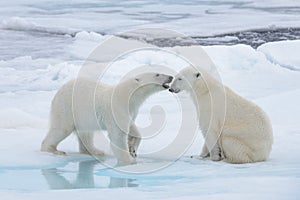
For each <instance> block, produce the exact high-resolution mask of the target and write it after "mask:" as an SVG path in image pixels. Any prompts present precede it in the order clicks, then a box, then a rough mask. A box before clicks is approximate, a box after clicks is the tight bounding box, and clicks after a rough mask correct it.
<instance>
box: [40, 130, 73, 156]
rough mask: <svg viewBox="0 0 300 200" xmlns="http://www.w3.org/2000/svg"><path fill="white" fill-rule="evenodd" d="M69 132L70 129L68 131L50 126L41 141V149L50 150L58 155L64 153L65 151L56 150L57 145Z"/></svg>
mask: <svg viewBox="0 0 300 200" xmlns="http://www.w3.org/2000/svg"><path fill="white" fill-rule="evenodd" d="M71 133H72V130H71V131H70V130H61V129H53V128H50V130H49V132H48V134H47V136H46V138H45V139H44V140H43V142H42V146H41V151H46V152H51V153H54V154H58V155H65V154H66V153H65V152H63V151H58V150H57V145H58V144H59V143H60V142H61V141H62V140H64V139H65V138H66V137H68V136H69V135H70V134H71Z"/></svg>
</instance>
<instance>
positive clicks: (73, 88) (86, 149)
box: [41, 72, 173, 165]
mask: <svg viewBox="0 0 300 200" xmlns="http://www.w3.org/2000/svg"><path fill="white" fill-rule="evenodd" d="M172 79H173V77H172V76H169V75H165V74H161V73H152V72H147V73H142V74H139V75H137V76H135V77H131V78H128V79H126V80H124V81H122V82H120V83H119V84H117V85H114V86H111V85H106V84H104V83H99V82H96V81H93V80H89V79H85V78H80V79H77V80H72V81H70V82H68V83H66V84H65V85H63V86H62V87H61V88H60V89H59V91H58V92H57V93H56V95H55V97H54V99H53V101H52V105H51V115H50V129H49V132H48V134H47V135H46V137H45V139H44V140H43V142H42V145H41V151H46V152H52V153H54V154H65V152H62V151H58V150H57V145H58V144H59V143H60V142H61V141H62V140H64V139H65V138H66V137H67V136H69V135H70V134H71V133H72V132H73V131H75V132H76V133H77V136H78V139H79V149H80V152H81V153H90V154H96V155H102V154H103V152H102V151H99V150H98V149H96V147H95V146H94V144H93V132H95V131H97V130H99V129H100V130H107V132H108V137H109V139H110V143H111V147H112V150H113V153H114V155H115V156H116V158H117V160H118V164H119V165H123V164H131V163H135V159H134V158H135V157H136V154H135V151H136V150H137V148H138V146H139V143H140V134H139V132H138V130H137V127H136V125H135V123H134V120H135V118H136V116H137V114H138V110H139V107H140V106H141V105H142V103H143V102H144V101H145V100H146V98H147V97H149V96H150V95H152V94H154V93H156V92H159V91H162V90H165V89H168V88H169V85H168V84H169V83H171V82H172Z"/></svg>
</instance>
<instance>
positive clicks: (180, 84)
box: [169, 67, 207, 93]
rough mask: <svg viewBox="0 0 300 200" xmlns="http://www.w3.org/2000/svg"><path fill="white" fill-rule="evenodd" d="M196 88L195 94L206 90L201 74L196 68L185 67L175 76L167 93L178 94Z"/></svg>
mask: <svg viewBox="0 0 300 200" xmlns="http://www.w3.org/2000/svg"><path fill="white" fill-rule="evenodd" d="M196 88H197V92H198V91H204V90H207V87H206V83H205V81H204V79H203V77H202V72H200V71H199V70H198V69H197V68H194V67H187V68H184V69H183V70H181V71H180V72H179V73H178V74H177V75H176V76H175V79H174V82H173V83H172V85H171V87H170V89H169V91H170V92H173V93H179V92H181V91H191V90H194V89H196ZM198 89H199V90H198Z"/></svg>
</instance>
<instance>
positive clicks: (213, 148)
mask: <svg viewBox="0 0 300 200" xmlns="http://www.w3.org/2000/svg"><path fill="white" fill-rule="evenodd" d="M169 90H170V91H171V92H174V93H178V92H180V91H182V90H185V91H187V92H189V93H190V94H191V96H192V98H193V101H194V103H195V105H196V107H197V112H198V117H199V126H200V129H201V131H202V133H203V135H204V137H205V144H204V146H203V148H202V153H201V154H200V157H202V158H204V157H210V159H211V160H214V161H218V160H221V159H224V161H226V162H229V163H252V162H259V161H265V160H266V159H268V157H269V154H270V152H271V149H272V144H273V133H272V127H271V123H270V121H269V119H268V116H267V115H266V114H265V112H264V111H263V110H262V109H261V108H260V107H258V106H257V105H255V104H254V103H252V102H251V101H248V100H246V99H245V98H243V97H241V96H239V95H238V94H236V93H235V92H233V91H232V90H231V89H229V88H228V87H226V86H223V84H222V83H221V82H219V81H218V80H216V79H215V78H213V77H212V76H211V75H209V74H208V73H207V72H205V71H203V70H200V69H196V68H194V67H187V68H185V69H183V70H182V71H181V72H180V73H178V75H176V77H175V80H174V82H173V83H172V85H171V88H170V89H169Z"/></svg>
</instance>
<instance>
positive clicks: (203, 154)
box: [200, 144, 209, 158]
mask: <svg viewBox="0 0 300 200" xmlns="http://www.w3.org/2000/svg"><path fill="white" fill-rule="evenodd" d="M200 157H201V158H207V157H209V151H208V148H207V146H206V144H204V145H203V147H202V151H201V153H200Z"/></svg>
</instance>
